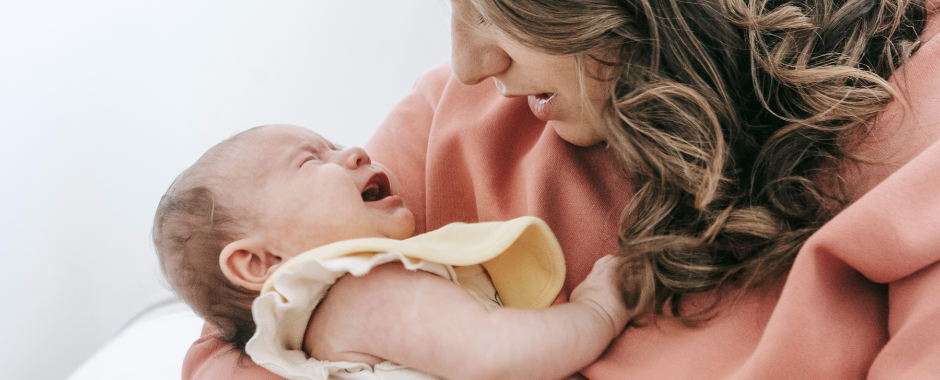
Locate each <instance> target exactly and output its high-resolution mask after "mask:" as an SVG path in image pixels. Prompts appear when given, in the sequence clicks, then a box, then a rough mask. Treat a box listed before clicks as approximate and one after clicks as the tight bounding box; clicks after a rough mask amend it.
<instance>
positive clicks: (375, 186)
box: [362, 172, 392, 202]
mask: <svg viewBox="0 0 940 380" xmlns="http://www.w3.org/2000/svg"><path fill="white" fill-rule="evenodd" d="M389 195H392V186H391V185H390V184H389V182H388V176H387V175H385V173H381V172H379V173H375V174H373V175H372V178H369V182H366V186H365V188H363V189H362V201H363V202H375V201H379V200H382V199H384V198H385V197H387V196H389Z"/></svg>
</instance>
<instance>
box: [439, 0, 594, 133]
mask: <svg viewBox="0 0 940 380" xmlns="http://www.w3.org/2000/svg"><path fill="white" fill-rule="evenodd" d="M451 5H452V7H453V20H452V26H451V28H452V30H451V33H452V34H451V39H452V45H453V51H452V57H451V59H452V62H451V64H452V65H453V70H454V76H455V77H456V78H457V80H458V81H460V82H461V83H464V84H468V85H473V84H477V83H480V82H482V81H483V80H485V79H487V78H489V77H493V79H494V80H495V82H496V88H497V89H498V90H499V92H500V93H502V94H503V96H507V97H519V96H525V97H528V100H529V107H530V108H531V109H532V113H533V114H534V115H535V116H536V117H537V118H539V119H541V120H544V121H549V120H551V125H552V127H553V128H555V131H556V132H557V133H558V135H559V136H560V137H561V138H562V139H564V140H565V141H568V142H570V143H572V144H575V145H580V146H591V145H594V144H597V143H599V142H601V141H603V140H604V138H603V137H602V133H601V132H600V128H598V127H597V124H598V122H599V121H600V120H603V119H602V118H603V117H606V116H604V115H602V111H603V110H604V105H605V104H606V103H607V101H608V100H609V98H610V95H609V94H610V92H609V88H610V86H612V83H611V82H609V81H600V80H597V79H595V78H596V77H598V75H597V74H599V73H598V72H597V71H599V70H600V69H602V68H601V67H600V65H599V64H597V63H596V62H594V61H593V60H587V61H588V62H587V63H588V65H593V67H588V69H589V70H588V72H589V73H590V75H584V76H581V75H579V67H578V64H577V61H576V59H575V57H574V56H570V55H567V56H559V55H551V54H547V53H543V52H540V51H536V50H534V49H532V48H529V47H526V46H523V45H522V44H521V43H519V42H518V41H515V40H513V39H511V38H510V37H509V36H508V35H506V34H505V33H503V32H502V31H500V30H499V29H498V28H496V27H495V26H493V25H489V24H488V23H486V22H482V21H481V17H480V14H479V12H478V11H477V10H476V8H474V6H473V5H472V4H471V3H470V1H469V0H451ZM579 77H580V78H581V79H579ZM603 77H606V75H603ZM582 80H583V86H584V87H583V91H582Z"/></svg>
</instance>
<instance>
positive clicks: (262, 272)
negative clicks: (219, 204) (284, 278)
mask: <svg viewBox="0 0 940 380" xmlns="http://www.w3.org/2000/svg"><path fill="white" fill-rule="evenodd" d="M280 263H281V257H280V256H278V255H276V254H274V253H271V252H270V251H268V250H267V249H266V247H265V246H264V244H261V242H260V241H258V240H256V239H253V238H244V239H241V240H236V241H233V242H231V243H229V244H228V245H226V246H225V248H223V249H222V254H221V255H219V266H221V267H222V273H223V274H225V277H226V278H228V280H229V281H231V282H232V283H233V284H235V285H238V286H241V287H244V288H246V289H250V290H255V291H259V292H260V291H261V287H262V286H263V285H264V282H265V281H266V280H267V279H268V277H270V276H271V274H272V273H274V270H275V269H277V267H278V266H279V264H280Z"/></svg>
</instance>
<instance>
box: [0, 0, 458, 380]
mask: <svg viewBox="0 0 940 380" xmlns="http://www.w3.org/2000/svg"><path fill="white" fill-rule="evenodd" d="M448 4H449V2H448V1H446V0H394V1H390V0H293V1H287V0H254V1H249V0H212V1H209V0H203V1H182V0H164V1H148V2H143V1H126V0H87V1H65V0H31V1H13V0H0V178H2V179H3V186H0V288H2V289H4V290H5V293H6V294H5V297H4V302H3V306H2V310H0V326H3V327H2V329H3V333H2V339H0V379H18V380H19V379H62V378H65V377H67V376H68V374H70V373H72V371H73V370H75V368H77V367H78V366H79V364H81V363H82V362H83V361H85V360H86V359H87V358H88V357H89V356H91V355H92V353H94V352H95V351H96V350H97V349H98V348H99V347H101V346H102V345H103V344H104V343H105V342H106V341H108V339H109V338H111V337H112V336H113V335H114V333H115V332H116V331H117V330H118V329H119V328H120V327H121V326H122V325H123V324H124V323H125V322H126V321H127V320H128V319H129V318H130V317H131V316H133V315H134V314H136V313H137V312H139V311H140V310H142V309H143V308H144V307H146V306H147V305H149V304H151V303H153V302H154V301H156V300H159V299H162V298H165V297H166V296H167V294H168V292H167V291H166V290H165V289H164V288H163V287H162V285H161V282H160V275H159V271H158V269H157V266H156V259H155V257H154V254H153V249H152V247H151V243H150V239H149V232H150V226H151V222H152V217H153V212H154V208H155V207H156V203H157V201H158V200H159V197H160V195H161V194H162V193H163V191H164V190H165V189H166V187H167V186H168V185H169V184H170V182H171V181H172V180H173V178H174V177H175V176H176V175H177V174H178V173H179V172H180V171H182V170H183V169H184V168H185V167H186V166H188V165H189V164H191V163H192V162H193V161H195V159H196V158H197V157H198V156H199V155H200V154H202V152H203V151H204V150H205V149H207V148H208V147H210V146H211V145H213V144H215V143H217V142H218V141H221V140H222V139H224V138H226V137H228V136H230V135H232V134H234V133H236V132H238V131H241V130H243V129H246V128H249V127H252V126H256V125H261V124H268V123H274V122H288V123H294V124H299V125H303V126H307V127H310V128H313V129H315V130H317V131H319V132H321V133H322V134H323V135H324V136H326V137H327V138H330V139H333V140H334V141H336V142H337V143H340V144H343V145H360V144H362V143H364V142H365V141H366V140H367V139H368V137H369V136H370V135H371V133H372V131H373V130H374V128H375V127H376V126H377V124H378V123H379V122H380V121H381V120H382V118H383V117H384V115H385V114H386V113H387V112H388V111H389V110H390V109H391V108H392V106H393V105H394V104H395V103H396V102H397V101H398V100H399V99H400V98H401V97H403V96H404V95H405V94H406V93H407V92H408V90H409V89H410V88H411V85H412V83H413V82H414V79H415V78H417V77H418V76H419V75H420V74H421V73H423V72H425V71H427V70H429V69H431V68H433V67H436V66H438V65H440V64H442V63H443V62H444V61H446V60H447V59H448V58H449V55H450V53H449V49H450V47H449V41H450V37H449V33H448V31H449V21H448V14H449V9H448V6H449V5H448ZM192 338H193V339H195V336H193V337H192Z"/></svg>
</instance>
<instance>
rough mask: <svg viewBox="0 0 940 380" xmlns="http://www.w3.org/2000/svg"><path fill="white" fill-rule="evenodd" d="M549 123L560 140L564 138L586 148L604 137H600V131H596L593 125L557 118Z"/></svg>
mask: <svg viewBox="0 0 940 380" xmlns="http://www.w3.org/2000/svg"><path fill="white" fill-rule="evenodd" d="M549 124H551V126H552V128H553V129H554V130H555V133H556V134H557V135H558V137H561V139H562V140H565V141H567V142H568V143H570V144H572V145H577V146H580V147H585V148H587V147H590V146H594V145H597V144H598V143H600V142H602V141H604V138H603V137H601V135H600V133H598V132H597V131H596V130H595V129H594V127H593V126H590V125H586V124H571V123H566V122H564V121H557V120H552V121H551V122H550V123H549Z"/></svg>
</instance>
